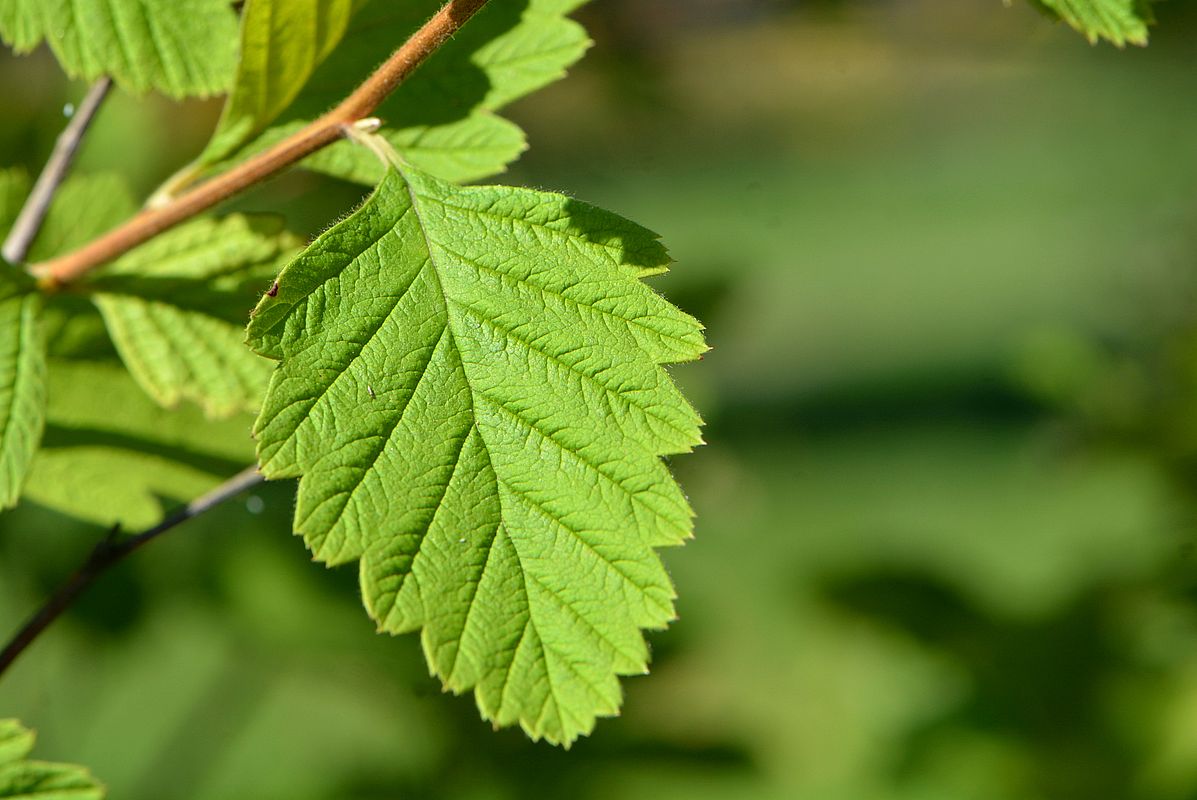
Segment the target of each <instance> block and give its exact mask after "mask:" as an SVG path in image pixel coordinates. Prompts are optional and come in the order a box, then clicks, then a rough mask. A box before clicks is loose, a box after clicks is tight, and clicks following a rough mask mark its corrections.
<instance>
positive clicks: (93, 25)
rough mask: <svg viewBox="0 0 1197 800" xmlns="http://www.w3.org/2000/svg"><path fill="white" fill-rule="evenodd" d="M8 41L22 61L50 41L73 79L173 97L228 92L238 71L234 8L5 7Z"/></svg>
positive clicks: (16, 2) (107, 2) (193, 0)
mask: <svg viewBox="0 0 1197 800" xmlns="http://www.w3.org/2000/svg"><path fill="white" fill-rule="evenodd" d="M201 20H202V24H197V21H201ZM0 37H3V39H4V41H5V42H6V43H8V44H9V45H11V46H12V47H13V48H14V49H15V50H16V51H17V52H19V53H24V52H28V51H30V50H32V49H33V48H35V47H37V45H38V44H40V43H41V42H42V41H43V40H44V41H46V42H47V44H49V46H50V49H51V50H53V51H54V55H55V56H56V57H57V58H58V61H59V63H60V64H62V67H63V69H64V70H66V72H67V73H68V74H69V75H71V76H72V77H76V78H84V79H87V80H95V79H96V78H99V77H100V76H102V75H109V76H111V77H112V78H113V79H114V80H115V81H116V82H117V84H118V85H120V86H121V87H122V88H125V89H128V90H130V91H133V92H139V93H140V92H145V91H148V90H150V89H156V90H158V91H160V92H163V93H165V94H167V95H170V96H172V97H189V96H208V95H213V94H220V93H222V92H224V91H225V90H227V89H228V87H229V85H230V83H231V81H232V78H233V72H234V70H235V68H236V63H237V49H236V38H237V15H236V13H235V12H234V10H233V7H232V5H231V4H230V3H229V2H227V0H0Z"/></svg>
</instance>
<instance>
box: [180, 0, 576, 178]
mask: <svg viewBox="0 0 1197 800" xmlns="http://www.w3.org/2000/svg"><path fill="white" fill-rule="evenodd" d="M355 5H356V6H359V7H360V8H358V9H357V10H356V13H355V14H354V16H353V18H352V20H351V21H350V22H349V25H348V27H347V28H346V29H345V31H344V34H343V43H342V45H341V46H340V47H337V48H336V49H333V50H331V52H329V48H328V47H327V46H324V47H315V46H314V45H313V44H312V42H311V41H310V40H309V39H304V38H303V36H302V35H301V36H300V37H299V41H298V43H296V42H294V41H293V40H292V39H290V38H288V37H283V36H282V33H283V32H284V31H283V30H282V29H277V30H276V35H275V37H274V40H273V41H272V42H271V43H270V44H263V43H261V42H257V43H255V44H254V46H255V47H256V48H259V49H261V48H266V49H273V50H276V51H277V50H286V49H288V48H291V47H298V48H299V49H300V51H302V52H301V53H299V54H291V55H288V56H287V57H286V59H282V60H287V59H291V60H296V61H300V62H303V63H305V64H307V63H315V62H316V61H317V60H318V59H317V58H315V57H313V58H310V59H309V58H307V57H306V56H305V55H303V53H306V52H310V53H311V54H312V55H313V56H320V57H323V56H324V55H326V54H327V57H326V58H324V61H323V63H321V64H320V66H319V67H318V68H317V69H315V71H314V72H312V74H311V77H310V79H308V80H307V83H306V85H305V86H304V88H303V90H302V91H300V92H298V94H295V95H294V102H292V103H291V105H290V106H289V107H288V108H287V109H286V111H285V113H279V110H280V109H279V106H280V105H281V101H280V102H279V103H267V102H263V105H262V106H261V109H262V113H255V114H253V115H246V114H245V113H243V112H242V111H237V112H234V111H233V110H229V111H227V112H226V117H227V118H228V119H230V122H229V123H228V125H225V126H222V128H221V131H220V133H219V134H218V137H217V139H216V140H215V141H214V142H213V144H212V145H211V146H210V147H209V149H208V150H207V151H206V152H205V154H204V156H203V157H202V159H201V163H202V164H203V165H204V166H208V167H212V166H218V164H217V162H224V161H227V160H232V161H235V160H239V159H242V158H244V157H246V156H247V155H249V154H251V153H253V152H257V151H260V150H261V149H263V148H264V147H266V146H268V145H269V144H272V143H274V142H276V141H278V140H279V139H281V138H282V137H283V135H285V132H289V131H292V130H295V129H296V128H298V127H300V126H301V125H302V124H303V123H305V122H307V121H310V120H312V119H314V118H316V117H317V116H318V115H320V114H321V113H323V112H324V111H326V110H327V109H328V108H330V107H331V106H333V105H335V104H336V103H338V102H339V101H341V100H342V99H344V97H345V96H346V95H348V94H349V93H350V92H351V91H353V89H354V88H355V87H356V86H358V85H359V84H360V83H361V82H362V81H363V80H364V79H365V78H366V77H367V76H368V75H369V74H370V72H371V71H372V70H373V69H374V68H375V67H376V66H377V65H378V64H379V63H381V62H382V61H384V60H385V59H386V58H387V57H388V56H389V55H390V54H391V53H392V52H393V51H394V50H395V48H397V47H398V46H399V45H400V44H402V43H403V41H404V40H405V39H406V38H407V37H408V36H409V35H410V34H411V33H412V32H414V31H415V30H416V29H417V28H418V27H419V26H420V25H421V24H422V23H423V22H424V21H425V20H427V19H428V17H430V16H431V15H432V14H433V13H434V12H435V11H436V10H437V8H439V6H440V2H439V0H413V1H412V2H405V3H395V2H393V0H364V2H358V3H355ZM579 5H581V3H580V2H577V0H571V1H570V2H563V1H562V0H528V2H526V3H491V4H489V5H488V6H487V7H485V8H484V9H483V10H482V11H480V12H479V13H478V15H477V16H476V17H475V18H474V19H472V20H470V22H469V23H467V24H466V25H465V27H463V28H462V30H461V31H460V32H459V33H458V34H457V35H456V36H455V37H453V39H451V40H450V41H448V42H446V43H445V44H444V45H443V46H442V47H441V48H440V49H439V50H438V51H437V52H436V53H435V54H434V55H433V56H432V57H431V58H430V59H429V60H428V62H427V63H426V64H424V65H423V66H421V67H420V69H419V70H418V71H417V72H416V73H415V74H414V75H412V76H411V78H409V79H408V80H407V81H405V82H404V84H403V85H401V86H400V87H399V88H398V89H397V90H396V91H395V93H394V94H393V95H392V96H391V97H390V98H388V99H387V101H386V102H384V103H383V105H382V106H381V108H380V109H379V110H378V112H377V113H378V116H380V117H381V118H382V120H383V122H384V128H383V131H382V134H383V136H385V137H386V138H387V139H388V140H389V141H390V142H391V143H392V144H393V145H394V146H395V147H396V149H397V150H398V151H399V153H400V154H401V155H402V156H403V157H404V159H405V160H407V161H408V163H411V164H413V165H416V166H418V167H419V168H422V169H424V170H427V171H429V172H432V173H433V174H435V175H437V176H438V177H441V178H444V179H445V180H452V181H469V180H477V179H479V178H482V177H486V176H488V175H493V174H495V173H497V172H501V171H502V170H504V169H505V168H506V166H507V165H508V164H509V163H511V162H512V161H514V160H515V159H516V158H517V157H518V156H519V154H520V153H521V152H522V151H523V150H524V148H525V143H524V137H523V133H522V131H520V130H519V129H518V128H517V127H516V126H514V125H513V124H511V123H509V122H506V121H505V120H502V119H500V118H498V117H496V116H494V114H493V112H495V111H497V110H499V109H500V108H502V107H503V106H504V105H506V104H508V103H510V102H512V101H514V100H516V99H518V98H520V97H523V96H524V95H526V94H529V93H531V92H533V91H535V90H537V89H539V88H541V87H542V86H545V85H546V84H548V83H551V82H552V81H554V80H557V79H558V78H560V77H562V76H563V75H564V74H565V70H566V68H567V67H569V66H570V65H571V64H573V63H574V62H575V61H577V59H578V58H580V57H581V55H582V54H583V53H584V52H585V50H586V48H587V47H588V46H589V39H588V38H587V37H586V32H585V31H584V30H583V29H582V27H581V26H580V25H578V24H577V23H576V22H574V21H573V20H570V19H569V18H568V17H567V16H566V15H567V14H568V13H569V12H570V11H572V10H574V9H575V8H576V7H577V6H579ZM251 10H252V5H251ZM309 28H310V26H309V27H305V28H303V29H302V30H303V31H305V32H306V31H307V30H308V29H309ZM248 34H249V31H248V29H247V30H246V31H245V32H244V34H243V35H248ZM321 44H326V42H325V40H321ZM243 46H248V44H247V45H243ZM307 71H308V70H307V68H306V67H305V68H304V69H301V70H299V71H298V72H297V73H296V74H295V77H296V78H297V79H299V78H307V77H308V76H307V74H306V73H307ZM272 74H273V73H272ZM278 80H280V81H284V80H285V81H286V82H287V87H288V88H287V93H292V92H293V91H294V88H295V82H292V81H290V79H289V78H283V77H282V76H278ZM296 82H298V81H296ZM251 91H252V92H254V93H257V92H259V91H260V87H258V88H255V89H252V90H251ZM234 97H236V92H235V93H234ZM277 97H278V98H281V97H282V94H281V93H279V94H277ZM231 102H232V101H230V103H231ZM247 103H248V101H244V102H242V103H241V104H240V106H239V108H244V107H246V105H247ZM230 109H232V106H231V105H230ZM271 114H274V115H275V117H276V118H277V122H278V125H277V126H276V127H275V128H272V129H270V130H267V131H265V133H264V134H263V135H262V136H260V137H258V138H257V139H256V140H254V141H251V139H252V137H253V135H254V134H255V133H256V132H257V131H260V130H262V129H263V127H265V125H267V124H269V123H271V122H273V121H275V120H274V119H273V118H268V117H270V115H271ZM251 117H252V124H251V123H247V122H245V121H244V120H246V119H249V118H251ZM233 120H242V121H241V122H239V123H235V122H233ZM238 148H240V149H239V150H238ZM330 149H331V150H332V151H333V152H331V153H329V154H320V155H318V156H317V157H316V158H313V159H309V160H308V161H307V162H305V166H308V167H310V168H312V169H316V170H319V171H322V172H326V173H329V174H332V175H334V176H337V177H342V178H346V179H349V180H355V181H358V182H363V183H374V182H376V181H377V179H378V178H379V176H380V171H379V168H378V165H377V161H376V160H374V159H373V156H371V155H370V154H369V153H368V152H366V151H365V150H363V149H362V148H351V147H348V146H340V145H338V146H335V147H333V148H330ZM234 150H238V152H236V153H234Z"/></svg>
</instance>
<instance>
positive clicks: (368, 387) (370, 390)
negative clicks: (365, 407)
mask: <svg viewBox="0 0 1197 800" xmlns="http://www.w3.org/2000/svg"><path fill="white" fill-rule="evenodd" d="M366 394H368V395H370V399H371V400H373V399H374V387H373V386H371V385H369V384H366Z"/></svg>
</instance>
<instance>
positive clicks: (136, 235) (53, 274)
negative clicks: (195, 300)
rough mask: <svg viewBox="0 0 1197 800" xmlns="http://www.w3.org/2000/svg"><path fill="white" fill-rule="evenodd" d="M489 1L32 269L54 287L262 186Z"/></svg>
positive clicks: (358, 115) (328, 139)
mask: <svg viewBox="0 0 1197 800" xmlns="http://www.w3.org/2000/svg"><path fill="white" fill-rule="evenodd" d="M486 3H487V0H449V2H447V3H445V5H444V6H442V7H441V10H440V11H438V12H437V13H436V15H435V16H433V17H432V19H430V20H428V22H426V23H425V24H424V26H423V27H421V28H420V29H419V30H418V31H416V32H415V34H413V35H412V37H411V38H410V39H408V40H407V41H406V42H405V43H404V44H403V45H402V46H401V47H400V48H399V49H398V50H396V51H395V52H394V54H392V55H391V57H390V58H388V59H387V60H386V61H385V62H384V63H383V65H382V66H380V67H379V68H378V69H377V70H375V71H374V73H373V74H372V75H371V76H370V77H369V78H367V79H366V80H365V82H364V83H362V84H361V85H360V86H359V87H357V89H355V90H354V91H353V93H352V94H350V95H349V96H348V97H347V98H345V100H344V101H342V102H341V104H340V105H338V106H337V107H336V108H334V109H333V110H332V111H329V112H328V113H327V114H325V115H324V116H322V117H320V118H319V119H317V120H315V121H314V122H312V123H310V124H308V125H306V126H305V127H304V128H302V129H301V130H299V131H296V132H295V133H294V134H292V135H291V136H289V137H287V138H286V139H284V140H283V141H281V142H279V143H278V144H276V145H274V146H273V147H271V148H269V149H267V150H265V151H263V152H261V153H259V154H257V155H255V156H253V157H252V158H250V159H249V160H247V161H245V162H243V163H241V164H239V165H237V166H236V167H233V168H232V169H230V170H229V171H228V172H225V173H224V174H222V175H219V176H218V177H216V178H213V179H212V180H210V181H208V182H207V183H202V184H200V185H199V186H197V187H195V188H194V189H191V190H190V191H188V192H186V193H185V194H183V195H180V196H179V197H178V198H176V199H174V200H172V201H170V202H169V203H167V204H166V205H163V206H160V207H158V208H149V209H146V210H144V211H142V212H141V213H140V214H138V215H137V216H135V217H133V218H132V219H130V220H129V221H128V222H126V223H125V224H123V225H121V226H120V227H118V228H116V229H115V230H112V231H110V232H108V233H106V234H104V235H103V236H101V237H100V238H98V239H96V240H95V241H93V242H91V243H90V244H87V245H84V246H83V247H81V248H79V249H78V250H75V251H74V252H71V253H67V254H66V255H63V256H60V257H58V258H55V259H52V260H50V261H46V262H43V263H41V264H37V265H35V266H34V267H32V268H31V270H32V272H33V273H34V274H35V275H37V276H38V278H39V279H40V281H41V283H42V286H43V287H44V288H46V289H55V288H58V287H61V286H63V285H65V284H68V283H70V282H71V281H74V280H77V279H78V278H79V277H81V276H82V275H85V274H87V273H88V272H89V271H91V270H93V269H95V268H96V267H99V266H101V265H102V264H105V263H107V262H108V261H111V260H112V259H114V258H116V257H118V256H120V255H123V254H124V253H127V252H128V251H129V250H132V249H133V248H134V247H136V246H137V245H139V244H141V243H142V242H145V241H147V240H149V239H151V238H153V237H154V236H157V235H158V234H159V233H161V232H163V231H164V230H166V229H168V228H171V227H173V226H175V225H178V224H179V223H180V222H183V221H184V220H187V219H190V218H191V217H194V216H195V215H197V214H199V213H201V212H203V211H206V210H207V209H209V208H212V207H213V206H215V205H217V204H218V203H221V202H223V201H225V200H227V199H229V198H230V197H233V196H234V195H236V194H239V193H240V192H243V191H244V190H246V189H248V188H249V187H251V186H254V185H255V184H258V183H261V182H262V181H264V180H266V179H267V178H269V177H271V176H272V175H274V174H275V173H277V172H279V171H281V170H282V169H284V168H286V167H289V166H291V165H292V164H295V163H297V162H299V161H301V160H302V159H304V158H306V157H307V156H310V155H311V154H312V153H315V152H316V151H317V150H320V149H322V148H324V147H327V146H328V145H330V144H332V143H333V142H335V141H337V140H338V139H340V138H341V137H342V136H343V135H345V130H346V128H347V127H348V126H351V125H353V124H354V123H355V122H357V121H358V120H360V119H362V118H363V117H368V116H370V114H371V113H372V112H373V111H374V110H375V109H376V108H378V106H379V104H380V103H382V101H383V100H385V99H386V97H387V95H389V94H390V93H391V92H393V91H394V90H395V88H396V87H397V86H398V85H399V84H400V83H402V82H403V81H404V80H405V79H406V78H407V77H408V76H409V75H411V73H412V72H414V71H415V70H416V68H417V67H419V66H420V65H421V64H423V63H424V61H425V60H427V59H428V57H429V56H431V55H432V54H433V53H435V52H436V50H437V48H439V47H440V46H441V45H442V44H444V43H445V41H446V40H448V39H449V37H451V36H452V35H453V34H454V33H456V32H457V31H458V30H459V29H460V28H461V26H462V25H464V24H465V23H466V22H467V21H468V20H469V19H470V17H472V16H473V15H474V14H475V13H477V12H478V10H479V9H481V8H482V7H483V6H484V5H486Z"/></svg>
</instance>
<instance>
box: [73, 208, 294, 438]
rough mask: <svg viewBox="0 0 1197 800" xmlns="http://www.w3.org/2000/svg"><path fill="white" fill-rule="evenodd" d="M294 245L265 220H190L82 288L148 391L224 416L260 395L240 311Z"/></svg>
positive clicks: (256, 361) (251, 405) (261, 381)
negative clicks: (101, 315) (197, 405)
mask: <svg viewBox="0 0 1197 800" xmlns="http://www.w3.org/2000/svg"><path fill="white" fill-rule="evenodd" d="M297 245H298V241H297V240H296V239H295V238H294V237H292V236H290V235H288V234H287V233H285V232H284V231H283V230H282V229H281V226H280V225H279V224H278V223H277V222H273V221H270V220H255V219H253V218H249V217H245V216H240V215H234V216H230V217H226V218H224V219H221V220H215V219H199V220H195V221H193V222H190V223H188V224H186V225H183V226H181V227H179V228H176V229H174V230H172V231H169V232H167V233H165V234H163V235H161V236H158V237H157V238H155V239H154V240H152V241H151V242H149V243H147V244H146V245H143V246H142V247H139V248H138V249H136V250H134V251H133V252H132V253H130V254H128V255H126V256H124V257H123V258H121V259H119V260H118V261H117V262H116V263H115V264H113V265H112V266H110V267H109V268H108V269H106V270H105V271H104V272H103V273H102V274H101V275H100V277H98V278H96V279H94V280H92V281H90V282H89V283H88V284H87V285H86V286H84V287H83V288H84V289H85V290H87V291H89V292H90V293H92V296H93V298H94V300H95V303H96V305H97V306H98V307H99V309H100V311H101V313H102V314H103V316H104V320H105V323H106V324H107V327H108V332H109V334H110V335H111V336H112V341H113V343H114V344H115V345H116V349H117V351H118V352H119V353H120V356H121V359H122V360H123V361H124V362H125V365H126V366H127V367H128V368H129V372H130V373H132V375H133V377H134V378H135V379H136V380H137V382H138V383H139V384H140V385H141V386H142V388H143V389H145V391H146V392H147V393H148V394H149V395H150V396H151V397H153V398H154V399H155V400H157V401H158V403H160V404H161V405H163V406H166V407H168V408H171V407H174V406H176V405H178V404H179V402H181V401H184V400H187V401H191V402H195V403H197V404H199V405H200V407H201V408H203V409H204V411H205V412H206V413H207V414H208V415H209V416H212V417H227V416H229V415H231V414H235V413H238V412H241V411H256V410H257V409H258V407H259V405H260V403H261V399H262V395H263V393H264V392H265V390H266V383H267V381H268V379H269V377H270V363H269V362H268V361H266V360H264V359H263V358H261V357H260V356H258V355H257V354H255V353H254V352H253V351H251V350H250V349H249V348H248V347H246V346H245V331H244V325H245V320H246V319H247V318H248V314H249V309H250V308H252V307H253V304H254V303H255V302H256V301H257V299H258V297H259V296H260V295H261V294H262V292H264V291H266V289H267V288H268V287H269V286H270V282H271V280H272V279H273V277H274V275H275V274H276V273H277V272H278V266H279V263H280V259H283V258H286V257H289V256H290V255H292V254H293V253H294V250H295V248H296V246H297Z"/></svg>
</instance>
